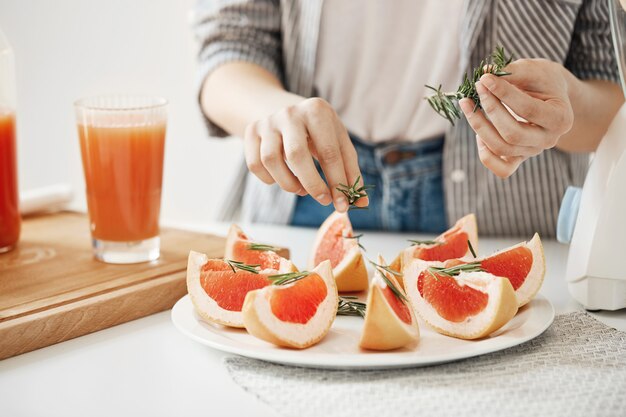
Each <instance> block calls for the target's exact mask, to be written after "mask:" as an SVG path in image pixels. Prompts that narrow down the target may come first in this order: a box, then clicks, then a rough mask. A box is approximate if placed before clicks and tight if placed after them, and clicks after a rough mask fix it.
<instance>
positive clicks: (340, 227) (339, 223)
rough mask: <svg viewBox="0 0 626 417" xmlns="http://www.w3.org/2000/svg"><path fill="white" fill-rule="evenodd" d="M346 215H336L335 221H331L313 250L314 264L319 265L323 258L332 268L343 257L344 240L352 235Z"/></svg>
mask: <svg viewBox="0 0 626 417" xmlns="http://www.w3.org/2000/svg"><path fill="white" fill-rule="evenodd" d="M346 219H347V217H345V218H344V217H343V216H342V217H337V219H336V221H334V222H333V223H331V224H330V225H329V227H328V230H327V231H326V233H325V235H324V238H323V239H322V241H321V242H320V244H319V245H318V247H317V251H316V252H315V260H314V262H315V265H319V264H320V263H321V262H322V261H324V260H325V259H328V260H329V261H330V265H331V266H332V267H333V268H334V267H336V266H337V265H339V263H340V262H341V260H342V259H343V257H344V256H345V254H346V251H345V249H344V241H345V240H346V238H344V236H347V237H351V236H352V228H351V226H350V224H347V222H346Z"/></svg>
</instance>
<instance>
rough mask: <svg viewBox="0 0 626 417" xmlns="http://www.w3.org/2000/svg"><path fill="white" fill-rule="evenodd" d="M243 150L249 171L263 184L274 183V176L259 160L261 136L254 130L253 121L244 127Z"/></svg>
mask: <svg viewBox="0 0 626 417" xmlns="http://www.w3.org/2000/svg"><path fill="white" fill-rule="evenodd" d="M243 152H244V156H245V158H246V165H247V166H248V169H249V170H250V172H252V173H253V174H254V175H256V176H257V178H259V179H260V180H261V181H263V182H264V183H265V184H268V185H269V184H274V182H275V181H274V178H272V176H271V175H270V173H269V172H268V171H267V169H265V166H263V162H261V137H260V136H259V135H258V134H257V132H256V124H255V123H252V124H251V125H250V126H248V127H247V128H246V132H245V134H244V137H243Z"/></svg>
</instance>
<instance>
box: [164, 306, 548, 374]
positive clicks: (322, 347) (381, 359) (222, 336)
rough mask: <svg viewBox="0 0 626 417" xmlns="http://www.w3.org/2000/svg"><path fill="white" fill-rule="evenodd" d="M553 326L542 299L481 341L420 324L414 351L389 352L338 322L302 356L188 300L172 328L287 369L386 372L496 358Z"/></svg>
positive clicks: (355, 320)
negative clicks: (364, 346) (201, 313)
mask: <svg viewBox="0 0 626 417" xmlns="http://www.w3.org/2000/svg"><path fill="white" fill-rule="evenodd" d="M553 320H554V308H553V307H552V304H550V301H548V300H547V299H546V298H545V297H543V296H541V295H538V296H537V297H535V299H534V300H532V301H531V302H530V303H529V304H527V305H526V306H524V307H523V308H522V309H520V311H519V312H518V313H517V315H516V316H515V317H514V318H513V320H511V321H510V322H509V323H507V324H506V326H504V327H502V328H501V329H500V330H498V331H497V332H495V333H492V334H491V336H489V337H487V338H484V339H480V340H473V341H470V340H460V339H455V338H452V337H448V336H443V335H440V334H439V333H436V332H435V331H434V330H432V329H430V328H429V327H428V326H427V325H426V324H425V323H424V322H423V321H420V322H419V326H420V341H419V343H417V344H416V345H415V346H411V347H408V348H404V349H399V350H394V351H389V352H373V351H365V350H361V349H360V348H359V346H358V343H359V337H360V334H361V327H362V326H363V319H362V318H360V317H346V316H339V317H337V319H336V320H335V322H334V323H333V326H332V327H331V329H330V332H329V333H328V335H327V336H326V337H325V338H324V339H323V340H322V341H321V342H320V343H318V344H317V345H315V346H312V347H310V348H308V349H304V350H294V349H284V348H280V347H277V346H274V345H272V344H269V343H267V342H264V341H263V340H260V339H257V338H255V337H253V336H251V335H249V334H248V333H247V332H246V331H245V329H234V328H229V327H222V326H219V325H213V324H209V323H205V322H203V321H202V320H200V318H199V317H198V315H197V314H196V312H195V310H194V307H193V304H192V303H191V300H190V298H189V296H188V295H187V296H185V297H183V298H181V299H180V300H179V301H178V302H177V303H176V305H175V306H174V308H173V309H172V321H173V322H174V325H175V326H176V327H177V328H178V330H180V331H181V332H182V333H183V334H185V335H186V336H189V337H190V338H192V339H193V340H195V341H197V342H200V343H202V344H204V345H207V346H210V347H212V348H214V349H219V350H222V351H224V352H229V353H234V354H236V355H241V356H246V357H249V358H255V359H261V360H264V361H268V362H275V363H280V364H285V365H294V366H303V367H310V368H327V369H385V368H405V367H417V366H428V365H435V364H438V363H445V362H452V361H457V360H460V359H466V358H471V357H473V356H478V355H484V354H486V353H491V352H496V351H498V350H502V349H506V348H509V347H512V346H516V345H519V344H521V343H524V342H526V341H528V340H531V339H533V338H535V337H537V336H539V335H540V334H541V333H543V332H544V331H545V330H546V329H547V328H548V327H549V326H550V324H552V321H553Z"/></svg>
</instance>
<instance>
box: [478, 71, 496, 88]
mask: <svg viewBox="0 0 626 417" xmlns="http://www.w3.org/2000/svg"><path fill="white" fill-rule="evenodd" d="M480 84H482V85H483V86H484V87H486V88H488V89H489V90H491V89H492V88H493V86H494V85H495V81H494V80H493V77H492V76H491V75H489V74H485V75H483V76H482V77H480Z"/></svg>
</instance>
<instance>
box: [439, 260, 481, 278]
mask: <svg viewBox="0 0 626 417" xmlns="http://www.w3.org/2000/svg"><path fill="white" fill-rule="evenodd" d="M484 271H485V270H484V269H483V268H482V267H481V266H480V262H470V263H467V264H460V265H456V266H451V267H449V268H445V267H440V266H430V267H428V272H429V273H430V274H431V275H432V276H433V277H435V279H438V277H437V275H445V276H448V277H455V276H457V275H459V274H460V273H461V272H484Z"/></svg>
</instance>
